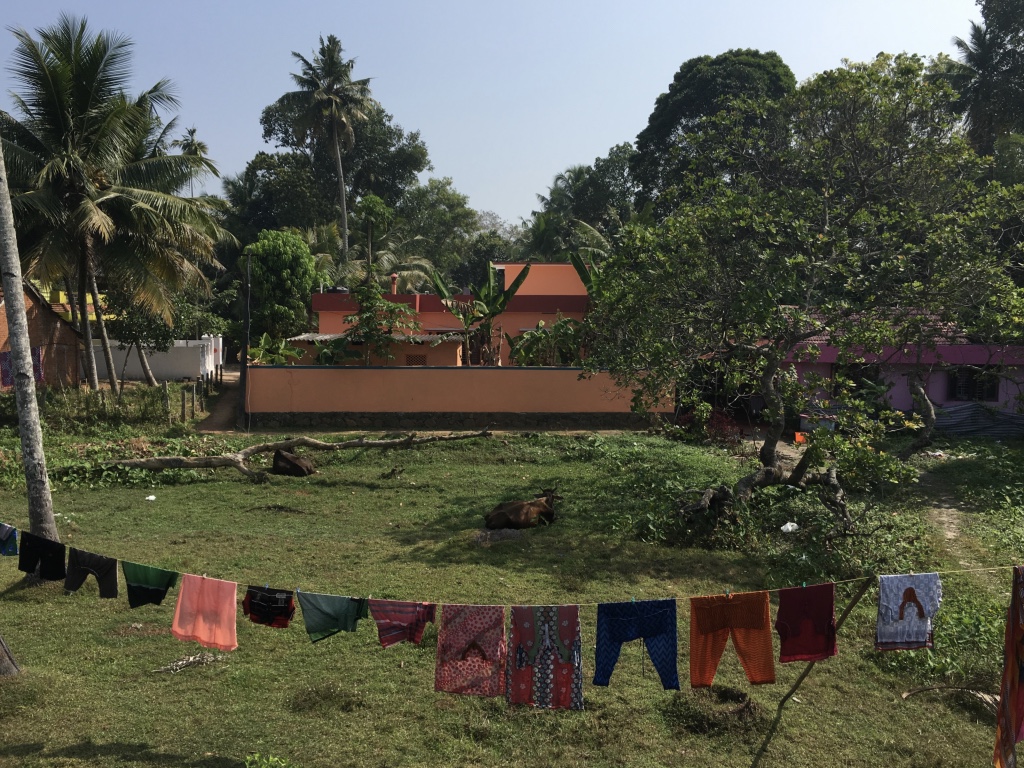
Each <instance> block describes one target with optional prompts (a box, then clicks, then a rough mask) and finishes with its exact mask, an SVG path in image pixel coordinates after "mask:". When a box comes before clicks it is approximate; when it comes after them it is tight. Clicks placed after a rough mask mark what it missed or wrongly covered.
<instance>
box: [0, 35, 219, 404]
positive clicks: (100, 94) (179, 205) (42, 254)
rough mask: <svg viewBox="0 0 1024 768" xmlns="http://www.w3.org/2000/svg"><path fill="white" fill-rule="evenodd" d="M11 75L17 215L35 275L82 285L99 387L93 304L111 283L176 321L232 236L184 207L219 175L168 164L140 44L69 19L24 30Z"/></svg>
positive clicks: (193, 205) (204, 207)
mask: <svg viewBox="0 0 1024 768" xmlns="http://www.w3.org/2000/svg"><path fill="white" fill-rule="evenodd" d="M14 34H15V37H16V38H17V40H18V45H17V47H16V49H15V52H14V63H13V65H12V67H11V70H12V73H13V76H14V80H15V82H16V83H17V84H18V85H19V89H18V91H17V92H16V93H15V94H14V101H15V106H16V109H17V113H18V116H19V118H20V119H18V120H15V119H14V118H13V117H12V116H10V115H7V114H6V113H0V126H2V128H0V130H2V132H3V141H4V150H5V152H7V154H8V156H9V157H10V158H11V160H10V165H11V169H12V170H11V178H12V181H13V183H14V192H15V194H14V198H13V204H14V211H15V217H16V221H17V224H18V228H19V236H20V238H21V242H22V244H23V246H24V247H23V255H24V258H25V260H26V264H27V269H26V273H27V274H28V275H29V276H32V277H37V278H39V279H41V280H43V281H45V282H50V283H57V282H59V281H61V280H63V279H66V278H69V277H71V276H74V278H75V279H76V281H77V283H78V310H79V317H80V324H81V328H82V335H83V340H84V342H85V348H86V356H85V359H86V373H87V376H88V378H89V381H90V384H91V386H93V387H94V388H96V387H98V380H97V377H96V366H95V359H94V356H93V350H92V329H91V322H90V319H89V316H88V313H87V312H84V311H82V310H83V309H84V308H85V307H87V306H88V300H87V297H88V295H89V293H90V292H92V293H95V281H96V278H97V276H98V275H102V276H103V277H104V279H106V280H107V281H108V282H110V283H114V284H117V285H118V286H119V287H122V288H125V289H126V290H130V291H131V292H132V293H133V294H134V295H135V296H136V297H137V298H138V299H139V300H140V301H142V302H144V303H146V304H147V305H150V306H152V308H154V309H156V310H157V311H160V312H163V313H169V312H170V306H169V304H168V301H167V299H168V297H169V296H170V295H172V293H173V292H174V290H175V289H176V288H178V287H179V286H180V285H181V284H182V283H183V282H187V281H188V279H189V278H190V277H192V276H195V275H199V274H201V273H200V272H199V269H198V264H199V263H202V262H211V261H212V260H213V243H214V241H215V239H217V238H220V237H221V235H222V234H223V233H222V231H221V230H220V228H219V227H218V226H217V223H216V220H215V219H214V217H213V215H212V214H213V210H212V207H213V203H212V201H210V200H207V199H206V198H198V199H188V200H186V199H184V198H181V197H179V196H178V195H177V191H178V190H180V189H183V188H184V187H185V186H186V185H187V183H188V182H189V181H190V180H191V179H193V178H195V177H196V176H197V175H198V174H202V173H206V172H210V171H212V170H214V167H213V165H212V163H210V162H209V161H208V160H206V159H205V158H203V157H201V156H199V155H196V154H188V155H185V154H178V155H172V154H165V153H163V152H162V151H156V150H157V148H158V147H159V146H160V138H159V137H160V135H161V129H160V127H159V125H158V121H157V120H156V118H155V113H156V111H157V110H159V109H162V108H166V107H173V106H174V105H175V104H176V100H175V97H174V95H173V92H172V90H171V87H170V84H169V82H167V81H160V82H159V83H157V84H156V85H154V86H153V87H152V88H150V89H149V90H147V91H145V92H144V93H143V94H142V95H141V96H139V97H137V98H129V97H128V96H127V95H126V88H127V85H128V82H129V79H130V75H131V70H130V52H131V42H130V41H129V40H128V39H127V38H125V37H123V36H121V35H117V34H115V33H110V32H99V33H95V34H94V33H93V32H91V31H90V29H89V28H88V25H87V22H86V21H85V19H77V18H74V17H72V16H68V15H62V16H61V17H60V19H59V20H58V22H57V24H56V25H54V26H53V27H48V28H44V29H40V30H38V31H37V34H38V39H36V38H34V37H32V35H30V34H29V33H28V32H26V31H24V30H16V31H15V33H14Z"/></svg>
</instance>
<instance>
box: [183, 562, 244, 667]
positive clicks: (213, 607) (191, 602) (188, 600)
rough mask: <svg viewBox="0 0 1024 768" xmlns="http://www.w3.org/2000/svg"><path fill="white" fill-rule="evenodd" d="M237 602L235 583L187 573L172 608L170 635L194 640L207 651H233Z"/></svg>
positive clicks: (235, 644) (235, 645)
mask: <svg viewBox="0 0 1024 768" xmlns="http://www.w3.org/2000/svg"><path fill="white" fill-rule="evenodd" d="M237 599H238V584H237V583H235V582H233V581H221V580H220V579H208V578H206V577H205V576H193V575H192V574H190V573H186V574H185V575H184V576H182V578H181V589H179V590H178V603H177V605H175V606H174V623H173V624H171V634H172V635H174V636H175V637H176V638H178V639H179V640H195V641H196V642H197V643H199V644H200V645H202V646H204V647H206V648H216V649H217V650H220V651H233V650H235V648H237V647H238V640H237V639H236V635H235V619H236V617H237V615H238V604H237Z"/></svg>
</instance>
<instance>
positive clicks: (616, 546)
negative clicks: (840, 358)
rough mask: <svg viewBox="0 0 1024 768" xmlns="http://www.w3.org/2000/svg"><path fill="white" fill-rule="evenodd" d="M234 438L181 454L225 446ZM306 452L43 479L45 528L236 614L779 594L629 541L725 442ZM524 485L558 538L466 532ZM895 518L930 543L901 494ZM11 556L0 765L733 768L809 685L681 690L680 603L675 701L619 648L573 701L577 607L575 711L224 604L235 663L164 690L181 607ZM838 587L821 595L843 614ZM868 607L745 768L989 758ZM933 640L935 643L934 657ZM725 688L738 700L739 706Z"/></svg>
mask: <svg viewBox="0 0 1024 768" xmlns="http://www.w3.org/2000/svg"><path fill="white" fill-rule="evenodd" d="M227 442H229V441H226V440H225V439H223V438H217V439H209V438H207V439H206V442H205V444H202V445H201V444H200V443H199V441H198V440H193V441H192V442H189V443H188V446H189V448H190V449H191V450H219V449H220V448H221V447H223V445H225V444H227ZM233 444H241V441H239V440H233ZM182 445H183V443H181V442H174V441H172V442H171V443H170V445H169V446H164V447H171V448H174V449H181V448H182ZM15 446H16V441H15V440H14V438H13V437H10V436H8V437H6V438H3V439H2V440H0V448H2V450H3V451H4V453H3V456H4V467H3V469H2V471H3V472H4V473H6V474H7V475H8V476H9V475H10V473H11V472H12V471H16V470H12V469H11V467H10V464H11V462H12V461H14V458H13V449H14V448H15ZM54 446H55V447H54V449H53V451H52V452H51V454H50V456H51V465H61V464H62V463H64V464H66V463H68V462H69V461H71V460H72V459H74V460H76V461H78V460H83V459H89V457H93V458H102V457H103V456H107V455H116V454H118V453H127V452H128V451H130V450H140V446H141V449H145V445H144V444H142V443H140V441H135V442H131V441H129V440H127V439H122V440H121V441H112V440H103V441H97V440H95V439H91V440H85V439H82V440H81V441H76V439H74V438H61V439H60V440H55V441H54ZM164 447H160V446H157V450H160V451H161V452H162V451H163V449H164ZM172 452H174V451H172ZM313 458H314V461H315V462H316V463H317V466H318V469H319V472H318V474H316V475H314V476H312V477H309V478H302V479H298V478H278V477H275V478H272V479H271V481H270V482H269V483H266V484H262V485H257V484H253V483H250V482H249V481H248V480H246V479H245V478H243V477H242V476H241V475H240V474H238V473H237V472H233V471H232V470H218V471H216V472H212V471H211V472H202V473H199V472H191V473H169V474H168V475H167V476H166V477H160V476H152V477H150V476H148V475H141V474H139V473H132V474H130V475H128V476H125V477H124V478H122V479H123V480H124V481H125V482H122V481H121V480H119V479H118V478H107V479H106V480H100V481H91V482H85V481H80V482H76V483H69V482H63V483H57V484H56V487H55V491H54V502H55V508H56V510H57V512H58V513H59V514H60V517H59V518H58V520H59V525H60V530H61V536H62V538H63V540H64V541H65V543H67V544H68V545H70V546H75V547H79V548H82V549H85V550H90V551H95V552H98V553H101V554H107V555H110V556H114V557H118V558H125V559H131V560H135V561H137V562H142V563H147V564H152V565H159V566H164V567H168V568H171V569H174V570H178V571H183V572H190V573H197V574H206V575H209V576H213V577H217V578H223V579H229V580H232V581H237V582H239V584H240V587H241V589H240V590H239V600H240V599H241V596H242V592H243V590H244V587H245V585H246V584H248V583H252V584H260V585H262V584H270V585H271V586H274V587H283V588H289V589H292V588H295V587H300V588H302V589H308V590H310V591H319V592H326V593H333V594H343V595H349V594H351V595H357V596H365V595H373V596H374V597H382V598H396V599H414V600H430V601H437V602H445V601H451V602H464V603H473V602H479V603H491V604H494V603H501V604H505V605H509V604H546V603H581V604H588V603H596V602H600V601H616V600H629V599H631V598H636V599H638V600H639V599H654V598H664V597H673V596H675V597H685V596H690V595H700V594H707V593H718V592H721V591H723V590H724V589H725V588H726V587H728V588H730V589H732V590H734V591H740V590H746V589H756V588H761V587H764V586H775V585H776V584H774V583H772V582H773V581H774V580H776V579H777V577H773V576H772V575H771V574H772V573H774V572H775V571H772V568H774V567H775V566H771V567H769V564H768V563H769V559H767V558H766V557H761V556H757V557H755V556H752V555H750V554H743V553H742V552H740V551H713V552H712V551H705V550H698V549H686V548H682V547H678V546H668V545H666V544H664V543H657V542H645V541H643V540H641V539H640V538H638V537H637V535H636V533H635V531H637V530H641V531H644V530H647V528H645V526H644V524H643V519H644V516H645V515H653V516H657V515H659V514H662V515H663V514H664V512H665V510H666V509H667V506H666V505H667V501H665V499H667V498H668V497H669V496H670V495H671V494H670V493H669V491H671V490H672V489H674V488H677V487H683V488H696V487H703V486H704V485H706V484H708V483H718V482H722V481H723V480H730V479H732V478H735V477H736V476H737V475H738V474H739V473H740V472H741V471H742V469H743V465H744V459H741V458H736V457H733V456H730V455H728V454H727V453H725V452H722V451H717V450H712V449H703V448H694V447H690V446H686V445H682V444H679V443H673V442H669V441H665V440H663V439H661V438H658V437H652V436H646V435H606V436H601V437H595V436H589V435H543V436H536V435H516V434H509V435H499V436H497V437H495V438H493V439H490V440H486V441H472V442H462V443H453V444H440V445H432V446H426V447H423V448H418V449H413V450H408V451H392V452H386V453H385V452H380V451H347V452H342V453H338V454H335V455H324V454H314V455H313ZM15 466H16V465H15ZM395 468H399V469H398V471H397V472H394V471H392V470H393V469H395ZM542 487H557V488H558V491H559V493H560V494H561V495H562V496H563V497H564V501H563V502H562V503H561V509H560V512H561V514H560V518H559V519H558V520H557V522H556V523H555V524H554V525H552V526H550V527H547V528H543V529H537V530H532V531H527V532H525V533H524V535H523V536H522V537H521V538H518V539H513V540H507V541H500V542H494V543H491V544H490V545H489V546H481V545H480V544H479V543H478V542H477V540H476V536H477V533H478V532H479V531H480V530H481V528H482V516H483V514H484V513H485V512H487V511H489V510H490V509H491V508H492V507H493V506H494V505H495V504H496V503H498V502H499V501H503V500H508V499H513V498H522V497H524V496H528V495H530V494H532V493H533V492H534V491H537V490H539V489H540V488H542ZM645 488H646V490H645ZM150 494H153V495H155V496H156V499H155V500H154V501H147V500H146V496H148V495H150ZM899 509H900V515H902V516H905V517H906V518H907V519H908V520H911V521H916V522H913V525H916V526H918V528H920V530H921V531H924V534H922V535H924V536H926V537H927V535H929V534H928V532H927V524H928V523H927V519H926V516H925V515H924V514H923V513H922V512H921V507H920V505H918V504H917V502H915V501H914V500H913V499H911V500H909V501H904V502H902V506H901V507H900V508H899ZM0 510H3V511H2V512H0V520H4V521H5V522H9V523H11V524H14V525H17V526H19V527H23V526H25V525H26V524H27V520H26V513H25V501H24V497H23V495H22V494H20V493H19V492H17V491H15V490H7V491H2V492H0ZM964 536H965V537H966V536H968V533H967V532H965V533H964ZM979 546H980V545H979ZM748 551H749V550H748ZM914 551H915V553H916V554H915V555H914V556H915V557H916V558H917V560H918V562H916V565H917V567H919V568H924V567H937V564H938V565H945V564H946V563H947V562H948V561H949V553H948V552H947V551H944V550H943V545H942V544H941V543H935V544H932V543H929V544H927V545H926V546H924V547H923V548H919V549H917V550H914ZM1000 554H1007V553H1000ZM1007 556H1008V554H1007ZM16 565H17V563H16V562H15V559H14V558H5V559H0V636H3V637H4V639H5V640H6V641H7V643H8V645H9V646H10V647H11V649H12V651H13V653H14V655H15V658H16V659H17V661H18V663H19V664H20V665H21V667H22V669H23V672H24V673H23V674H22V675H20V676H18V677H15V678H9V679H0V733H2V734H3V738H0V765H4V766H6V765H11V766H44V765H45V766H58V765H59V766H78V765H114V766H209V767H213V766H224V767H227V766H243V765H245V761H246V757H247V756H248V755H250V754H252V753H257V752H258V753H261V754H263V755H274V756H277V757H279V758H282V759H285V760H288V761H290V762H291V763H293V764H294V765H297V766H302V767H303V768H313V767H314V766H349V765H351V766H379V767H381V768H383V767H384V766H417V765H433V766H437V765H442V766H446V765H453V766H504V765H509V766H512V765H515V766H524V765H525V766H543V765H563V766H638V767H640V766H665V765H708V766H742V765H748V764H749V763H750V761H751V758H752V756H753V753H754V752H755V751H756V749H757V746H758V744H759V743H760V740H761V737H762V736H763V734H764V733H765V731H766V729H767V726H768V723H769V721H770V719H771V716H772V714H773V712H774V708H775V705H776V703H777V702H778V700H779V698H780V697H781V696H782V694H783V693H784V692H785V691H786V690H787V689H788V687H789V685H790V684H792V682H793V681H794V680H795V678H796V677H797V675H798V674H799V673H800V672H801V671H802V669H803V665H802V664H795V665H786V666H782V665H779V666H778V667H777V675H778V683H777V684H776V685H773V686H762V687H759V688H751V687H750V686H748V684H747V682H746V679H745V677H744V675H743V672H742V669H741V667H740V665H739V662H738V660H737V659H736V657H735V654H734V652H733V651H732V647H731V645H730V646H729V648H727V650H726V653H725V657H724V659H723V663H722V666H721V667H720V669H719V673H718V677H717V679H716V683H717V685H716V688H715V689H713V690H712V692H710V693H709V692H693V691H691V690H690V689H689V685H688V666H687V665H688V657H687V645H688V641H687V638H688V631H689V607H688V604H687V603H686V602H685V601H683V602H681V603H680V604H679V636H680V655H679V670H680V678H681V680H682V681H683V690H682V691H680V692H669V691H664V690H662V689H661V686H660V683H659V682H658V679H657V675H656V673H655V672H654V670H653V669H652V667H651V665H650V662H649V660H645V659H644V658H643V657H642V655H641V653H640V649H639V647H638V645H637V644H636V643H632V644H630V645H627V646H626V647H625V648H624V650H623V654H622V657H621V659H620V661H619V664H618V666H617V667H616V670H615V673H614V675H613V677H612V683H611V685H610V686H609V687H608V688H598V687H594V686H591V685H589V679H591V678H592V676H593V645H594V630H595V616H596V609H595V608H594V607H593V606H592V605H588V606H585V607H584V608H582V621H583V641H584V669H585V680H587V684H586V685H585V689H584V694H585V703H586V711H584V712H547V711H532V710H529V709H524V708H510V707H507V706H506V705H505V703H504V701H503V700H492V699H480V698H475V697H457V696H452V695H447V694H438V693H435V692H434V690H433V673H434V655H435V654H434V652H435V645H436V638H437V630H436V627H434V626H433V625H431V626H430V627H429V628H428V630H427V633H426V636H425V638H424V641H423V644H422V646H420V647H417V646H413V645H409V644H403V645H399V646H395V647H392V648H389V649H386V650H385V649H382V648H381V647H380V646H379V644H378V642H377V636H376V629H375V627H374V625H373V622H372V621H370V620H368V621H363V622H361V623H360V625H359V628H358V631H357V632H355V633H353V634H339V635H335V636H334V637H331V638H329V639H327V640H324V641H322V642H320V643H317V644H316V645H313V644H311V643H310V642H309V640H308V638H307V636H306V634H305V631H304V629H303V625H302V621H301V616H300V615H297V616H296V620H295V621H294V622H293V623H292V626H291V627H289V628H288V629H283V630H282V629H270V628H266V627H262V626H256V625H252V624H250V623H248V621H247V620H245V619H244V618H243V617H242V615H241V611H240V610H239V615H238V643H239V648H238V650H237V651H234V652H232V653H229V654H223V657H222V659H221V660H220V661H218V662H216V663H213V664H210V665H208V666H202V667H193V668H189V669H185V670H183V671H182V672H180V673H177V674H173V675H172V674H167V673H158V672H155V671H154V670H156V669H157V668H159V667H162V666H164V665H166V664H169V663H170V662H173V661H175V660H177V659H180V658H182V657H184V656H186V655H191V654H194V653H197V652H198V651H200V650H202V649H201V648H199V646H197V645H196V644H194V643H189V644H186V643H181V642H179V641H177V640H175V639H174V638H172V637H171V635H170V624H171V618H172V615H173V611H174V598H175V595H176V592H172V593H171V595H170V596H169V599H168V600H167V601H166V602H165V604H164V605H163V606H146V607H144V608H139V609H136V610H131V609H129V607H128V604H127V600H126V599H125V598H124V596H123V580H122V597H121V598H119V599H118V600H100V599H99V598H98V594H97V590H96V585H95V581H93V580H91V579H90V580H89V581H88V582H87V583H86V586H85V587H84V588H83V589H82V590H81V591H80V592H79V593H78V594H76V595H74V596H70V597H67V596H65V595H64V594H63V590H62V585H60V584H47V585H44V586H42V587H30V588H23V587H22V586H21V573H20V572H18V571H17V568H16ZM854 567H855V564H854ZM1007 581H1008V574H1006V575H1005V578H1003V582H1007ZM956 584H960V586H959V587H957V586H956ZM957 588H959V589H961V598H962V597H963V595H967V596H970V595H973V594H975V593H980V591H981V590H982V589H983V588H982V587H980V586H979V585H978V584H976V583H975V582H972V581H970V580H969V579H967V580H963V581H962V582H961V583H954V582H950V585H949V586H948V587H947V595H949V596H950V599H951V600H954V599H961V598H956V594H957ZM1001 589H1002V594H1000V587H999V585H998V584H995V585H994V586H993V587H992V593H991V595H989V597H990V598H991V600H990V602H992V604H993V605H994V606H995V609H996V610H998V608H999V606H1000V605H1003V606H1005V599H1006V597H1005V595H1006V594H1008V584H1004V586H1003V587H1002V588H1001ZM849 592H850V588H849V587H844V588H842V589H840V602H839V608H840V609H841V608H842V605H843V603H844V601H845V599H846V596H848V595H849ZM986 594H988V593H986ZM875 595H876V592H875V591H874V590H872V591H871V592H869V593H868V596H867V597H866V598H865V599H864V601H863V602H862V604H861V605H860V607H859V608H858V609H857V611H856V612H855V614H854V616H853V617H852V619H851V621H850V622H849V623H848V624H847V626H846V627H845V628H844V630H843V632H842V633H841V637H840V655H839V656H838V657H837V658H834V659H831V660H829V661H827V662H823V663H820V664H819V665H818V666H817V668H816V669H815V670H814V672H813V673H812V675H811V676H810V678H809V679H808V680H807V682H806V683H805V684H804V685H803V687H802V688H801V690H800V691H799V693H798V694H797V696H796V698H795V699H794V700H792V701H791V703H790V704H789V706H788V707H787V711H786V715H785V718H784V719H783V721H782V725H781V727H780V729H779V732H778V734H777V736H776V737H775V740H774V742H773V743H772V745H771V747H770V748H769V751H768V753H767V755H766V757H765V759H764V761H763V762H762V765H763V766H787V767H788V768H800V767H802V766H807V767H808V768H810V767H811V766H815V768H817V767H818V766H839V765H843V766H881V765H886V766H905V767H907V768H911V767H914V768H926V767H927V768H937V767H939V766H943V767H946V766H982V765H986V764H988V762H987V761H988V760H989V757H990V755H991V751H992V746H993V739H994V721H993V720H992V718H991V717H990V716H988V715H986V714H985V713H983V712H981V711H980V710H978V709H976V708H974V707H972V706H971V705H970V704H969V703H968V702H967V701H966V700H962V699H959V698H956V697H953V696H950V695H948V694H942V693H938V694H928V693H926V694H921V695H917V696H914V697H911V698H910V699H908V700H906V701H903V700H901V698H900V693H901V692H902V691H905V690H907V689H909V688H912V687H914V686H915V685H918V684H920V681H922V680H927V679H929V678H928V670H927V669H924V668H923V667H922V663H920V662H907V663H903V662H902V661H901V662H890V661H888V660H879V659H878V658H877V656H878V655H877V654H875V653H874V652H873V651H872V650H871V644H872V640H873V619H874V611H875ZM963 599H966V598H963ZM1003 610H1005V608H1003ZM962 611H967V612H969V611H970V600H966V604H965V606H964V608H963V609H962ZM940 614H941V611H940ZM957 615H960V614H959V613H958V614H957ZM951 631H952V630H951ZM989 634H991V633H989ZM944 642H946V638H944V637H943V636H942V635H941V634H940V633H938V632H937V633H936V643H937V645H941V644H942V643H944ZM985 650H986V652H989V653H990V652H991V649H990V648H986V649H985ZM965 653H969V651H965ZM920 654H921V655H922V657H923V658H927V656H928V655H927V654H926V653H925V652H920ZM908 655H909V654H900V656H901V657H903V656H908ZM999 663H1001V662H1000V660H998V659H996V660H994V661H993V662H992V663H991V664H989V665H986V666H985V670H986V672H985V674H987V675H988V676H991V674H992V673H991V670H992V669H995V668H996V667H998V665H999ZM925 666H926V665H925ZM988 682H989V683H990V684H991V686H992V688H993V689H994V687H995V684H996V683H995V681H994V680H988ZM743 694H749V696H750V698H751V700H752V704H751V705H750V706H749V707H740V706H738V704H737V702H738V701H742V696H743ZM737 710H739V712H738V713H737V714H734V713H735V712H736V711H737Z"/></svg>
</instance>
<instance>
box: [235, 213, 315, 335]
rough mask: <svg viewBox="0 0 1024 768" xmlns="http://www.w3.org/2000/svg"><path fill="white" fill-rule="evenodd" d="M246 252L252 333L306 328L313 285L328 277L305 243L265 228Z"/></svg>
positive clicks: (293, 236) (287, 233) (296, 237)
mask: <svg viewBox="0 0 1024 768" xmlns="http://www.w3.org/2000/svg"><path fill="white" fill-rule="evenodd" d="M244 253H245V259H246V263H247V264H251V275H252V282H251V284H250V291H251V296H250V300H249V306H250V312H251V326H250V327H251V333H252V335H257V334H263V333H267V334H269V335H270V336H272V337H277V338H285V337H288V336H293V335H295V334H297V333H302V332H303V331H305V330H307V329H308V328H309V310H308V306H309V301H310V297H311V296H312V293H313V286H314V285H318V284H319V283H321V282H324V281H326V280H327V276H326V275H325V274H323V273H320V272H317V269H316V263H315V261H314V260H313V256H312V254H310V252H309V246H308V245H307V244H306V242H305V241H304V240H303V239H302V238H301V237H299V236H298V235H295V234H292V233H290V232H271V231H267V230H264V231H263V232H260V236H259V239H258V240H257V241H256V242H255V243H253V244H252V245H249V246H247V247H246V249H245V252H244Z"/></svg>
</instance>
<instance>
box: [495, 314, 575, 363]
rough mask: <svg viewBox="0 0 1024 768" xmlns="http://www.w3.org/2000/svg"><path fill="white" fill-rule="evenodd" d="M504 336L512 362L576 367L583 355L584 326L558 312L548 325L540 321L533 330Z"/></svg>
mask: <svg viewBox="0 0 1024 768" xmlns="http://www.w3.org/2000/svg"><path fill="white" fill-rule="evenodd" d="M505 338H506V340H507V341H508V345H509V362H510V363H511V364H512V365H529V366H533V365H562V366H579V365H581V364H582V363H583V359H584V358H585V357H586V346H587V327H586V325H585V324H584V323H582V322H581V321H579V320H575V319H573V318H571V317H562V316H561V315H559V316H558V319H556V320H555V322H554V323H552V324H551V325H550V326H548V325H547V324H546V323H545V322H544V321H543V320H541V321H539V322H538V323H537V327H536V328H534V329H533V330H531V331H526V332H524V333H522V334H520V335H519V336H510V335H509V334H507V333H506V334H505Z"/></svg>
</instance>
